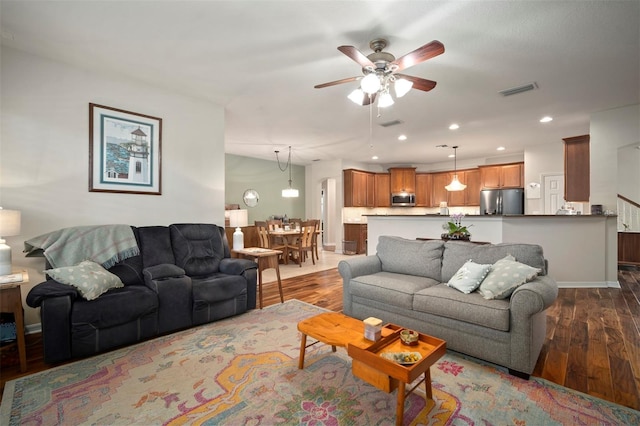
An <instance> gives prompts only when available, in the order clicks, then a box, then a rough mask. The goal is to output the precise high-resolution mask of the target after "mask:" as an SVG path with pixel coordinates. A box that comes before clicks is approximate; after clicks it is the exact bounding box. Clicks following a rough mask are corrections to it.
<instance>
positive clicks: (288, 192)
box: [282, 188, 299, 198]
mask: <svg viewBox="0 0 640 426" xmlns="http://www.w3.org/2000/svg"><path fill="white" fill-rule="evenodd" d="M282 196H283V197H284V198H296V197H298V196H299V192H298V190H297V189H294V188H286V189H283V190H282Z"/></svg>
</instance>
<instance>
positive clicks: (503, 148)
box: [496, 146, 507, 151]
mask: <svg viewBox="0 0 640 426" xmlns="http://www.w3.org/2000/svg"><path fill="white" fill-rule="evenodd" d="M505 149H507V148H505V147H504V146H499V147H497V148H496V151H504V150H505Z"/></svg>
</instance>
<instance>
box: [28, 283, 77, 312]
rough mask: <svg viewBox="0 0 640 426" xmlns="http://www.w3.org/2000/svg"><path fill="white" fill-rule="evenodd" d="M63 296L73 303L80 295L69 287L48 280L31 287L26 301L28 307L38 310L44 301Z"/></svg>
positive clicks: (73, 288)
mask: <svg viewBox="0 0 640 426" xmlns="http://www.w3.org/2000/svg"><path fill="white" fill-rule="evenodd" d="M65 296H69V299H70V300H71V302H72V303H73V301H74V300H76V299H77V298H78V297H80V294H79V293H78V290H76V288H75V287H73V286H71V285H68V284H62V283H59V282H58V281H55V280H48V281H44V282H42V283H40V284H38V285H36V286H35V287H33V288H32V289H31V290H30V291H29V294H27V299H26V301H27V305H29V306H30V307H32V308H38V307H40V305H42V302H43V301H44V300H45V299H49V298H53V297H65Z"/></svg>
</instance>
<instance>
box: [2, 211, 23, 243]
mask: <svg viewBox="0 0 640 426" xmlns="http://www.w3.org/2000/svg"><path fill="white" fill-rule="evenodd" d="M15 235H20V211H19V210H5V209H3V208H1V207H0V238H1V237H13V236H15Z"/></svg>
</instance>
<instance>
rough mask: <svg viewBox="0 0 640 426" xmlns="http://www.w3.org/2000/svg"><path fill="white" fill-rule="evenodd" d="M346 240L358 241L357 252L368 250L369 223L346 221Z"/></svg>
mask: <svg viewBox="0 0 640 426" xmlns="http://www.w3.org/2000/svg"><path fill="white" fill-rule="evenodd" d="M344 240H345V241H355V242H356V254H362V253H366V252H367V224H366V223H345V224H344Z"/></svg>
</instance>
